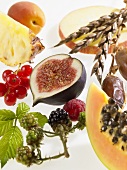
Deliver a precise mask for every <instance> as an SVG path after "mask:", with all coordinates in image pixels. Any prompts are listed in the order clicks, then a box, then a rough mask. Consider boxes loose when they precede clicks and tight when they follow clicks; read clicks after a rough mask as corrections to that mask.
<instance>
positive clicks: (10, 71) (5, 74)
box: [2, 70, 14, 81]
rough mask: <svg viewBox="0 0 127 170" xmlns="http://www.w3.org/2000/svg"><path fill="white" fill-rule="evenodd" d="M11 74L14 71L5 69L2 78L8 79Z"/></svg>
mask: <svg viewBox="0 0 127 170" xmlns="http://www.w3.org/2000/svg"><path fill="white" fill-rule="evenodd" d="M9 74H14V72H13V71H12V70H5V71H4V72H3V73H2V78H3V80H4V81H6V77H7V76H8V75H9Z"/></svg>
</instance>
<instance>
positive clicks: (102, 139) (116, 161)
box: [86, 83, 127, 170]
mask: <svg viewBox="0 0 127 170" xmlns="http://www.w3.org/2000/svg"><path fill="white" fill-rule="evenodd" d="M108 99H109V97H108V96H107V94H106V93H105V92H104V91H103V90H102V89H100V88H98V87H97V86H96V85H95V84H94V83H93V84H91V85H90V87H89V90H88V95H87V100H86V127H87V131H88V136H89V139H90V142H91V144H92V146H93V149H94V151H95V153H96V154H97V156H98V157H99V159H100V160H101V161H102V163H103V164H104V165H105V166H106V167H107V168H108V169H110V170H127V151H126V150H124V151H123V150H122V149H121V147H120V146H121V142H118V143H117V144H113V143H112V140H111V135H109V133H108V131H106V132H105V133H103V132H101V123H100V116H101V110H102V107H103V106H104V105H105V104H107V103H108Z"/></svg>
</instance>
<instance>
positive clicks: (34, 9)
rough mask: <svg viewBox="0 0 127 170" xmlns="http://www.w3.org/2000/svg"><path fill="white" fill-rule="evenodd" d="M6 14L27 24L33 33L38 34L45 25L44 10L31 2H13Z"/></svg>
mask: <svg viewBox="0 0 127 170" xmlns="http://www.w3.org/2000/svg"><path fill="white" fill-rule="evenodd" d="M8 15H9V16H10V17H11V18H13V19H14V20H16V21H18V22H20V23H21V24H23V25H25V26H27V27H28V28H29V29H31V30H32V31H33V32H34V33H35V34H38V33H39V32H40V31H41V29H42V28H43V27H44V25H45V15H44V12H43V11H42V9H41V8H40V7H39V6H38V5H36V4H35V3H32V2H27V1H21V2H17V3H15V4H13V5H12V6H11V7H10V8H9V10H8Z"/></svg>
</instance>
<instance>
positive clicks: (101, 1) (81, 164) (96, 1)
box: [0, 0, 125, 170]
mask: <svg viewBox="0 0 127 170" xmlns="http://www.w3.org/2000/svg"><path fill="white" fill-rule="evenodd" d="M15 2H18V1H16V0H3V1H1V3H0V11H2V12H4V13H7V11H8V9H9V7H10V6H11V5H12V4H14V3H15ZM31 2H34V3H36V4H37V5H39V6H40V7H41V8H42V10H43V11H44V13H45V16H46V24H45V27H44V28H43V29H42V31H41V32H40V33H39V34H38V36H39V37H40V38H41V39H42V43H43V44H44V46H45V50H44V51H43V52H42V53H41V54H39V55H38V56H37V57H36V58H35V60H34V64H33V66H34V65H36V64H37V63H38V62H40V61H41V60H42V59H44V58H45V57H48V56H50V55H53V54H56V53H68V52H69V48H68V47H66V46H65V45H63V46H61V47H58V48H55V49H54V48H51V47H52V46H53V45H55V44H56V43H58V42H59V40H60V38H59V35H58V26H59V22H60V21H61V19H62V18H63V17H64V16H65V15H66V14H67V13H69V12H71V11H73V10H75V9H78V8H83V7H86V6H93V5H103V6H113V7H116V8H122V7H124V6H125V4H124V3H123V1H122V0H117V1H116V0H31ZM84 17H85V16H84ZM74 56H75V57H77V58H79V59H80V60H81V61H82V62H83V64H84V65H85V67H86V71H87V82H86V87H85V89H84V91H83V93H82V94H81V95H80V96H79V98H80V99H82V100H83V101H85V100H86V94H87V89H88V87H89V84H90V83H91V82H92V81H95V82H96V83H98V82H97V81H96V79H95V77H90V72H91V68H92V62H93V55H85V54H79V53H78V54H74ZM0 68H1V72H2V71H4V70H5V69H7V68H9V67H7V66H5V65H4V64H2V63H0ZM13 69H14V70H15V69H16V68H13ZM0 79H1V75H0ZM1 81H2V79H1ZM24 102H26V103H27V104H29V105H30V106H31V105H32V95H31V93H30V92H29V94H28V96H27V97H26V98H25V99H24ZM1 108H8V107H6V105H5V104H4V102H3V100H2V98H1V99H0V109H1ZM15 108H16V106H14V107H9V108H8V109H12V110H15ZM53 109H56V106H49V105H45V104H39V105H37V106H36V107H34V108H31V111H41V112H42V113H43V114H47V115H48V114H49V113H50V111H52V110H53ZM68 147H69V152H70V158H68V159H66V158H63V157H62V158H60V159H58V160H51V161H47V162H44V163H43V164H42V165H39V166H37V165H34V166H32V167H30V168H29V170H42V169H43V170H106V168H105V167H104V166H103V164H102V163H101V162H100V161H99V159H98V158H97V156H96V155H95V153H94V151H93V149H92V147H91V145H90V142H89V139H88V136H87V132H86V130H84V131H76V133H74V134H71V135H70V136H69V139H68ZM42 151H43V154H44V155H46V156H48V155H50V156H52V155H54V154H58V153H59V152H61V151H62V146H61V143H60V140H59V139H58V138H57V139H50V140H48V139H46V141H45V143H44V145H43V147H42ZM22 169H23V170H28V168H26V167H25V166H23V165H21V164H19V163H17V162H16V161H15V160H10V161H9V162H8V163H7V164H6V165H5V167H4V168H3V170H22Z"/></svg>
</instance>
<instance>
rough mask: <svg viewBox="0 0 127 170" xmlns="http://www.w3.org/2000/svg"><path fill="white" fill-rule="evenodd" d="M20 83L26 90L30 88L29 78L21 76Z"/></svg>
mask: <svg viewBox="0 0 127 170" xmlns="http://www.w3.org/2000/svg"><path fill="white" fill-rule="evenodd" d="M20 85H22V86H24V87H26V88H27V90H28V89H29V88H30V79H29V78H27V77H21V83H20Z"/></svg>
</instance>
